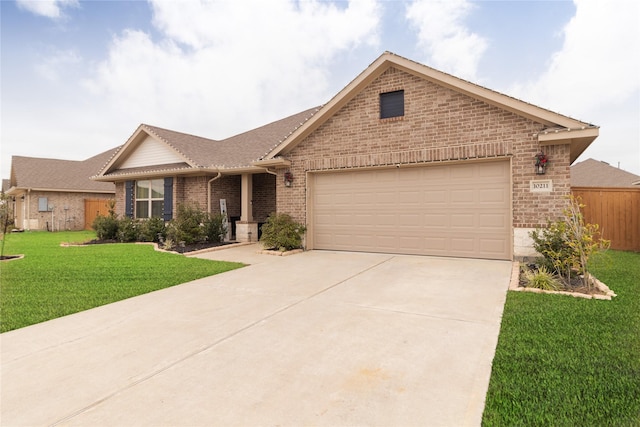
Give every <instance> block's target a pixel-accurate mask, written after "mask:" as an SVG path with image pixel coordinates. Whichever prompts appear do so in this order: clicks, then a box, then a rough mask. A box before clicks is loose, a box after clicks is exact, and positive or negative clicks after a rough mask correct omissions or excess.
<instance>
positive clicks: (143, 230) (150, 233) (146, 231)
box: [138, 218, 167, 242]
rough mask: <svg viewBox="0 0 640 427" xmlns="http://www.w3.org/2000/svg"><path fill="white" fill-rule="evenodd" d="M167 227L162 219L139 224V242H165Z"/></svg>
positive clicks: (148, 220)
mask: <svg viewBox="0 0 640 427" xmlns="http://www.w3.org/2000/svg"><path fill="white" fill-rule="evenodd" d="M166 234H167V226H166V225H165V222H164V219H162V218H149V219H145V220H143V221H140V223H139V224H138V240H140V241H141V242H159V241H160V240H164V239H165V237H166Z"/></svg>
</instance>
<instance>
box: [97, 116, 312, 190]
mask: <svg viewBox="0 0 640 427" xmlns="http://www.w3.org/2000/svg"><path fill="white" fill-rule="evenodd" d="M316 111H318V107H316V108H311V109H308V110H305V111H303V112H301V113H298V114H294V115H292V116H289V117H286V118H284V119H281V120H277V121H275V122H272V123H269V124H267V125H264V126H261V127H258V128H256V129H253V130H250V131H248V132H244V133H241V134H239V135H235V136H232V137H230V138H227V139H223V140H213V139H207V138H202V137H199V136H195V135H190V134H186V133H181V132H176V131H172V130H168V129H163V128H160V127H156V126H151V125H147V124H141V125H140V126H139V127H138V128H137V129H136V131H135V132H134V133H133V135H131V137H130V138H129V139H128V140H127V142H126V143H125V144H124V145H123V146H122V147H121V148H120V150H119V151H118V152H117V153H114V156H113V157H112V158H111V159H110V160H109V161H108V162H107V163H106V165H103V166H104V167H103V168H102V169H96V171H100V173H99V174H98V175H97V176H94V177H93V178H94V179H99V180H105V179H107V178H108V177H116V176H117V177H125V176H136V175H137V176H139V175H144V174H151V173H155V172H160V171H162V172H167V171H169V170H170V171H173V172H177V173H181V172H189V171H194V170H195V171H199V170H210V171H225V170H226V171H231V170H233V169H239V168H252V167H253V166H252V165H251V163H252V162H253V161H255V160H258V159H260V158H261V157H263V156H265V155H266V154H267V153H268V152H269V151H271V150H272V149H273V148H274V147H276V146H277V145H279V144H280V143H281V142H282V141H283V140H284V139H285V138H286V137H287V136H288V135H290V134H291V133H292V132H293V131H294V130H295V129H296V128H298V127H299V126H301V125H302V124H304V122H305V121H306V120H308V119H309V118H310V117H311V116H313V114H315V112H316ZM147 135H149V136H151V137H153V138H155V139H156V140H159V141H161V142H163V143H165V144H166V145H167V146H168V147H170V148H171V149H172V150H174V152H175V154H176V155H177V157H179V158H181V159H182V160H183V162H178V163H173V164H170V165H157V166H146V167H137V168H127V169H121V168H119V165H120V164H122V162H124V160H126V158H127V157H128V156H129V155H130V154H131V153H133V152H134V151H135V150H136V148H137V147H138V145H139V144H140V143H141V142H142V141H143V140H144V139H145V138H146V137H147Z"/></svg>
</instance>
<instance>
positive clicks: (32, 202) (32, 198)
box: [15, 191, 113, 231]
mask: <svg viewBox="0 0 640 427" xmlns="http://www.w3.org/2000/svg"><path fill="white" fill-rule="evenodd" d="M41 197H46V198H47V204H48V205H49V206H53V207H54V209H53V217H52V212H39V211H38V199H39V198H41ZM112 198H113V195H112V194H104V193H63V192H54V191H31V192H30V193H29V195H26V196H25V200H24V202H22V201H20V202H18V204H17V205H16V207H17V209H16V212H15V216H16V218H18V216H20V217H22V215H23V203H24V204H25V205H24V215H29V218H25V219H27V220H28V221H29V223H27V222H24V223H23V221H21V220H19V221H16V223H17V224H21V225H22V227H23V228H29V229H31V230H47V229H48V230H50V231H58V230H84V201H85V199H94V200H95V199H105V200H107V199H112ZM26 204H28V206H27V205H26ZM106 214H107V212H105V215H106Z"/></svg>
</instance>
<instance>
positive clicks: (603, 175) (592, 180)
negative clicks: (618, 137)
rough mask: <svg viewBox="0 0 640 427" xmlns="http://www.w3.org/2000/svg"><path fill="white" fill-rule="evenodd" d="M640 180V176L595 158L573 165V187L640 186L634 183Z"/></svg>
mask: <svg viewBox="0 0 640 427" xmlns="http://www.w3.org/2000/svg"><path fill="white" fill-rule="evenodd" d="M638 181H640V176H638V175H635V174H632V173H631V172H627V171H625V170H622V169H618V168H614V167H613V166H611V165H609V164H608V163H605V162H601V161H598V160H594V159H587V160H585V161H583V162H580V163H576V164H574V165H573V166H571V186H572V187H632V188H640V186H638V185H633V183H634V182H638Z"/></svg>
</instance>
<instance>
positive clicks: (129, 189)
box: [124, 181, 134, 218]
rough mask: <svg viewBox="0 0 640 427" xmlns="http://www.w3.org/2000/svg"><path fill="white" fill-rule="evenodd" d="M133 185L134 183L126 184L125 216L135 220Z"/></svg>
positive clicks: (128, 182)
mask: <svg viewBox="0 0 640 427" xmlns="http://www.w3.org/2000/svg"><path fill="white" fill-rule="evenodd" d="M133 184H134V181H125V183H124V214H125V215H126V216H128V217H129V218H133Z"/></svg>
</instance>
